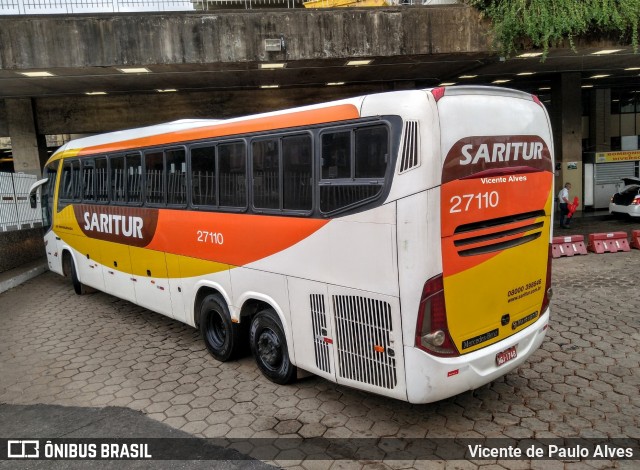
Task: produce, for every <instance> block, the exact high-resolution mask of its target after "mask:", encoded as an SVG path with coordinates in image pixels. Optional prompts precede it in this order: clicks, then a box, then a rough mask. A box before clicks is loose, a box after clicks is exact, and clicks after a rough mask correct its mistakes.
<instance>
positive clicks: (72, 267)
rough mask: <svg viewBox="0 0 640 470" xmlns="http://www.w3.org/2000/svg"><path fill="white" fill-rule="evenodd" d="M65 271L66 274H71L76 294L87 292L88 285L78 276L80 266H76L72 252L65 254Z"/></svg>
mask: <svg viewBox="0 0 640 470" xmlns="http://www.w3.org/2000/svg"><path fill="white" fill-rule="evenodd" d="M64 263H65V266H64V268H63V269H64V273H65V275H70V276H71V283H72V284H73V290H74V292H75V293H76V294H78V295H82V294H86V293H87V287H86V286H85V285H84V284H83V283H81V282H80V279H79V278H78V268H76V263H75V262H74V261H73V258H72V257H71V255H70V254H68V253H66V254H65V255H64Z"/></svg>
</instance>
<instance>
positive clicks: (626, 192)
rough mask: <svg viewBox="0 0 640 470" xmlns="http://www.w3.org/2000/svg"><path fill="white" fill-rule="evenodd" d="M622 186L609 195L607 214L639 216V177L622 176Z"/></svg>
mask: <svg viewBox="0 0 640 470" xmlns="http://www.w3.org/2000/svg"><path fill="white" fill-rule="evenodd" d="M622 183H623V186H622V188H621V189H620V191H618V192H617V193H615V194H614V195H613V196H612V197H611V202H610V203H609V214H629V215H630V216H632V217H640V178H636V177H629V178H622Z"/></svg>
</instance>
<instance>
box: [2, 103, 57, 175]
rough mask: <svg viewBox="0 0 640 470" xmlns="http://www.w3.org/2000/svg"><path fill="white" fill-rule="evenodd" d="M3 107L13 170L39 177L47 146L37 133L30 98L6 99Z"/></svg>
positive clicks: (42, 137) (45, 157)
mask: <svg viewBox="0 0 640 470" xmlns="http://www.w3.org/2000/svg"><path fill="white" fill-rule="evenodd" d="M5 109H6V116H7V124H8V126H7V127H8V130H9V137H11V152H12V154H13V169H14V171H15V172H16V173H19V172H21V173H29V174H32V175H36V176H38V177H40V176H41V175H42V166H43V164H44V162H45V161H46V159H47V146H46V143H45V138H44V136H42V135H38V132H37V128H36V121H35V114H34V112H33V103H32V101H31V99H29V98H10V99H6V100H5Z"/></svg>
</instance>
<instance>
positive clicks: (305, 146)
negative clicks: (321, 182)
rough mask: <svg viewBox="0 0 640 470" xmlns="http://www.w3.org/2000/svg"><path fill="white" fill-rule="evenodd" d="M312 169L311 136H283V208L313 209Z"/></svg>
mask: <svg viewBox="0 0 640 470" xmlns="http://www.w3.org/2000/svg"><path fill="white" fill-rule="evenodd" d="M311 169H312V159H311V137H310V136H309V135H300V136H293V137H285V138H283V139H282V171H283V181H282V186H283V188H282V189H283V191H282V192H283V201H282V208H283V209H290V210H305V211H308V210H311V209H312V191H311V188H312V184H311V183H312V181H313V180H312V178H311Z"/></svg>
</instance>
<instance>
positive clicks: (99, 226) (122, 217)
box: [73, 204, 158, 247]
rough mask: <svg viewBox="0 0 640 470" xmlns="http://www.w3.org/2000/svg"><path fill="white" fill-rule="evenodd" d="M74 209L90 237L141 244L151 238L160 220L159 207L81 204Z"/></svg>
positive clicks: (81, 225)
mask: <svg viewBox="0 0 640 470" xmlns="http://www.w3.org/2000/svg"><path fill="white" fill-rule="evenodd" d="M73 212H74V214H75V216H76V221H77V222H78V225H79V226H80V229H81V230H82V233H84V234H85V235H86V236H87V237H90V238H97V239H98V240H105V241H109V242H115V243H124V244H127V245H132V246H137V247H143V246H146V245H148V244H149V243H150V242H151V240H152V239H153V236H154V234H155V232H156V226H157V224H158V210H157V209H147V208H145V209H143V208H139V207H118V206H93V205H88V204H79V205H76V206H73Z"/></svg>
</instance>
